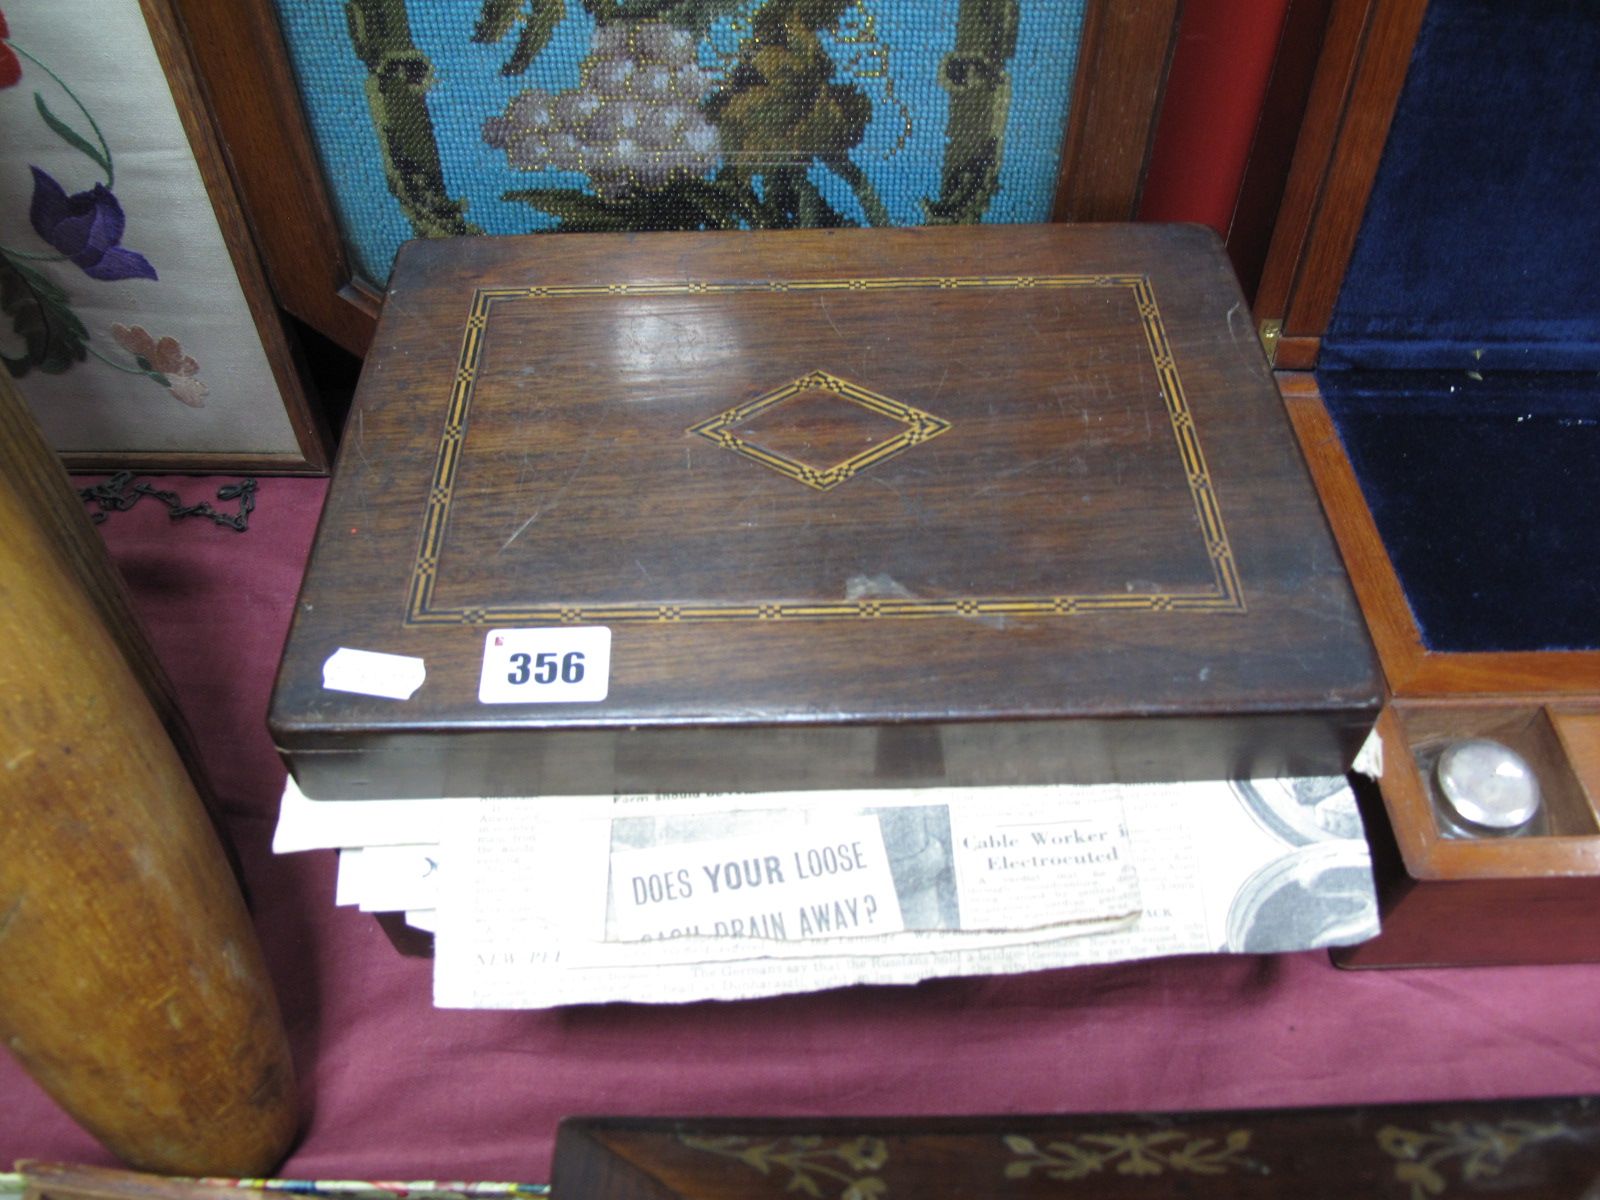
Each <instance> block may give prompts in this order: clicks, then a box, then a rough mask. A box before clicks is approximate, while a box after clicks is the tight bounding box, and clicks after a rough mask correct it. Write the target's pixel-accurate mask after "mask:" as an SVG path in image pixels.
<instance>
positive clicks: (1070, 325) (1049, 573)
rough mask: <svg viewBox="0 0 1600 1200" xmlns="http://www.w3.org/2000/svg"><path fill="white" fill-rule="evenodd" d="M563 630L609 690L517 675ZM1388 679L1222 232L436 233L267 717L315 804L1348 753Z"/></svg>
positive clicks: (1168, 769) (352, 459) (379, 382)
mask: <svg viewBox="0 0 1600 1200" xmlns="http://www.w3.org/2000/svg"><path fill="white" fill-rule="evenodd" d="M569 626H575V627H581V628H595V627H600V628H606V629H609V630H610V637H611V641H610V662H609V670H608V671H607V672H606V680H605V683H606V688H605V698H604V699H603V700H599V701H577V702H566V703H533V704H521V703H483V702H480V699H479V685H480V675H481V674H482V672H483V664H484V659H485V654H486V638H487V636H488V635H489V634H490V632H491V631H499V630H506V629H523V628H545V627H558V628H559V627H569ZM340 647H350V648H356V649H362V650H370V651H379V652H384V653H391V654H399V655H407V656H414V657H416V658H419V659H421V660H423V662H424V664H425V669H426V682H425V683H423V685H422V686H421V688H420V689H419V690H417V691H416V692H415V694H414V695H412V696H411V697H410V698H409V699H406V700H392V699H381V698H373V697H366V696H360V695H354V694H349V693H345V692H336V691H330V690H327V689H325V688H324V687H323V674H322V671H323V665H324V663H325V661H326V660H327V659H328V657H329V656H330V655H331V654H333V653H334V651H335V650H336V649H338V648H340ZM1378 695H1379V683H1378V678H1377V674H1376V668H1375V664H1374V659H1373V654H1372V650H1371V645H1370V643H1369V641H1368V637H1367V633H1366V631H1365V628H1364V627H1363V625H1362V622H1361V619H1360V617H1359V614H1358V611H1357V609H1356V606H1355V603H1354V601H1353V598H1352V596H1351V593H1350V589H1349V585H1348V582H1347V580H1346V577H1345V574H1344V569H1343V567H1342V565H1341V563H1340V559H1339V555H1338V553H1337V551H1336V550H1335V549H1334V546H1333V542H1332V540H1331V538H1330V536H1329V534H1328V531H1327V528H1326V526H1325V524H1324V520H1323V516H1322V513H1321V510H1320V509H1319V507H1318V505H1317V501H1316V498H1315V495H1314V493H1313V491H1312V488H1311V486H1310V483H1309V480H1308V478H1307V475H1306V471H1305V467H1304V465H1303V464H1302V461H1301V459H1300V456H1299V453H1298V451H1297V449H1296V447H1295V443H1294V440H1293V438H1292V436H1291V434H1290V431H1289V427H1288V425H1287V423H1286V421H1285V418H1284V415H1283V411H1282V407H1281V403H1280V401H1279V398H1278V394H1277V392H1276V390H1275V388H1274V385H1273V382H1272V379H1271V376H1270V373H1269V371H1268V368H1267V364H1266V361H1265V359H1264V358H1263V356H1262V353H1261V350H1260V348H1259V345H1258V344H1257V343H1256V341H1255V338H1254V336H1253V333H1252V330H1251V324H1250V320H1249V314H1248V309H1247V308H1246V306H1245V303H1244V301H1243V299H1242V297H1241V295H1240V293H1239V290H1238V288H1237V286H1236V284H1235V282H1234V280H1233V277H1232V275H1231V273H1230V271H1229V268H1228V266H1227V264H1226V261H1225V259H1224V256H1223V254H1222V252H1221V249H1220V246H1219V245H1218V244H1217V243H1216V240H1215V239H1214V238H1213V237H1212V236H1211V235H1210V234H1209V232H1208V231H1205V230H1202V229H1198V228H1192V227H1158V226H1142V227H1141V226H1098V227H1097V226H1037V227H979V228H963V229H906V230H872V231H821V232H819V231H807V232H796V233H781V234H759V233H735V234H656V235H616V236H610V235H577V236H544V237H533V238H510V239H497V238H484V239H465V240H454V241H438V242H418V243H413V244H412V245H410V246H409V247H407V248H406V249H405V251H404V252H403V253H402V256H401V258H400V260H399V262H398V265H397V267H396V270H395V274H394V278H393V282H392V284H391V288H390V292H389V296H388V299H387V303H386V305H385V309H384V314H383V317H382V321H381V323H380V325H379V327H378V332H377V336H376V339H375V341H374V344H373V349H372V352H371V354H370V356H369V358H368V360H367V366H366V371H365V373H364V375H363V377H362V381H361V385H360V388H359V391H358V393H357V397H356V404H355V408H354V410H353V412H352V414H351V416H350V420H349V423H348V425H347V427H346V431H345V437H344V443H343V446H342V447H341V451H340V458H339V463H338V466H337V469H336V472H335V477H334V482H333V486H332V489H331V492H330V495H329V499H328V505H327V509H326V511H325V513H324V516H323V521H322V526H321V529H320V530H319V532H318V535H317V541H316V546H315V549H314V551H313V554H312V559H311V563H310V566H309V569H308V572H307V576H306V580H305V584H304V588H303V591H302V594H301V597H300V602H299V604H298V606H297V609H296V613H295V619H294V625H293V628H292V630H291V633H290V637H289V641H288V645H287V648H286V651H285V655H284V660H283V664H282V668H281V671H280V674H279V678H278V683H277V688H276V690H275V694H274V698H273V704H272V727H273V730H274V734H275V736H276V738H277V741H278V745H279V746H280V748H281V749H282V750H283V751H284V752H285V754H286V756H287V758H288V760H289V762H290V765H291V767H292V768H293V770H294V771H295V774H296V776H297V778H298V779H299V781H300V784H301V786H302V787H303V788H305V789H306V790H307V792H308V793H309V794H312V795H320V796H360V795H416V794H424V795H426V794H433V795H459V794H523V793H528V794H539V793H544V794H552V793H553V794H562V793H573V792H588V791H606V790H608V789H610V788H613V787H617V788H624V789H635V788H649V789H653V790H677V789H682V788H694V789H696V790H704V789H711V788H788V787H828V786H848V785H865V784H875V783H876V784H886V783H890V784H908V783H932V782H947V783H984V782H991V783H1002V782H1017V783H1022V782H1055V781H1067V780H1077V781H1083V780H1091V779H1124V780H1127V779H1159V778H1181V777H1199V776H1217V775H1226V774H1236V773H1240V772H1257V773H1259V772H1262V771H1277V770H1295V771H1300V772H1304V773H1313V772H1325V773H1327V772H1335V771H1338V770H1341V769H1343V767H1344V766H1345V765H1346V764H1347V763H1348V760H1349V756H1350V754H1351V753H1352V751H1353V749H1354V747H1355V744H1356V743H1357V742H1358V741H1359V739H1360V737H1361V735H1362V734H1363V733H1364V732H1365V729H1366V728H1367V727H1369V726H1370V723H1371V719H1372V715H1373V713H1374V711H1375V708H1376V704H1377V700H1378ZM1136 718H1137V719H1136Z"/></svg>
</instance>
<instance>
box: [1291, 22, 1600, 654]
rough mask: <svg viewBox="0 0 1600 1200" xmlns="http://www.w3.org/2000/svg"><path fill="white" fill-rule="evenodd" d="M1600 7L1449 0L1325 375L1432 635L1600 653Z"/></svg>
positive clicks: (1411, 99)
mask: <svg viewBox="0 0 1600 1200" xmlns="http://www.w3.org/2000/svg"><path fill="white" fill-rule="evenodd" d="M1597 272H1600V2H1596V0H1518V3H1515V4H1511V3H1505V2H1503V0H1432V3H1431V4H1430V6H1429V9H1428V13H1427V15H1426V17H1425V18H1424V22H1423V28H1422V32H1421V34H1420V36H1419V38H1418V42H1417V50H1416V54H1415V56H1414V58H1413V61H1412V65H1411V69H1410V72H1409V74H1408V76H1407V79H1406V85H1405V89H1404V92H1403V93H1402V95H1401V99H1400V104H1399V108H1398V110H1397V112H1396V115H1395V120H1394V125H1393V127H1392V129H1391V131H1390V136H1389V142H1388V145H1387V147H1386V149H1385V151H1384V158H1383V163H1382V166H1381V167H1380V169H1379V172H1378V179H1377V182H1376V184H1375V185H1374V188H1373V193H1372V197H1371V199H1370V201H1369V203H1368V207H1367V213H1366V216H1365V218H1364V223H1363V225H1362V229H1361V234H1360V237H1359V238H1358V240H1357V244H1356V250H1355V255H1354V257H1353V260H1352V262H1351V265H1350V269H1349V271H1348V273H1347V275H1346V278H1345V286H1344V289H1343V291H1342V292H1341V294H1340V297H1339V304H1338V307H1337V309H1336V311H1335V314H1334V317H1333V320H1332V322H1331V323H1330V326H1329V329H1328V332H1327V335H1326V336H1325V337H1324V339H1323V343H1322V354H1321V359H1320V362H1319V366H1318V380H1319V383H1320V385H1321V388H1322V391H1323V394H1324V396H1325V397H1326V398H1327V400H1328V407H1329V410H1330V412H1331V413H1332V415H1333V418H1334V421H1335V424H1336V425H1337V426H1338V428H1339V431H1340V434H1341V436H1342V437H1343V439H1344V443H1345V447H1346V450H1347V451H1348V453H1349V455H1350V459H1351V462H1352V463H1353V465H1354V466H1355V469H1356V473H1357V475H1358V476H1359V478H1360V480H1361V485H1362V489H1363V492H1364V494H1365V496H1366V499H1367V503H1368V505H1369V507H1370V508H1371V509H1372V512H1373V515H1374V517H1375V518H1376V520H1377V524H1378V528H1379V531H1380V533H1381V534H1382V535H1383V539H1384V542H1385V545H1386V547H1387V549H1388V551H1389V555H1390V557H1391V559H1393V561H1394V563H1395V567H1396V570H1397V571H1398V573H1399V575H1400V579H1401V583H1402V584H1403V586H1404V587H1405V590H1406V594H1407V598H1408V599H1409V600H1410V602H1411V606H1412V611H1413V614H1414V615H1415V617H1416V618H1417V622H1418V625H1419V627H1420V628H1421V631H1422V634H1423V638H1424V641H1425V642H1426V643H1427V644H1428V646H1429V647H1430V648H1432V649H1435V650H1447V651H1478V650H1539V649H1595V648H1600V498H1597V497H1600V274H1597Z"/></svg>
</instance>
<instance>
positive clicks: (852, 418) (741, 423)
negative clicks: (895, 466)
mask: <svg viewBox="0 0 1600 1200" xmlns="http://www.w3.org/2000/svg"><path fill="white" fill-rule="evenodd" d="M949 428H950V422H949V421H946V420H944V419H943V418H942V417H936V416H934V415H933V414H932V413H928V412H923V411H922V409H920V408H913V407H912V406H911V405H909V404H903V403H901V402H900V401H899V400H891V399H890V398H889V397H888V396H883V395H880V394H879V393H877V392H874V391H870V390H868V389H867V388H864V387H861V386H860V385H859V384H854V383H851V382H850V381H849V380H847V379H840V378H839V377H838V376H837V375H830V374H828V372H826V371H813V372H811V374H809V375H803V376H801V377H800V378H799V379H796V380H794V381H793V382H791V383H786V384H784V385H783V386H782V387H779V388H774V389H773V390H772V391H770V392H765V393H763V394H762V395H760V396H757V397H756V398H755V399H754V400H750V401H748V402H746V403H744V404H740V405H738V406H736V407H734V408H730V409H728V410H727V411H726V412H722V413H718V414H717V415H716V416H714V417H712V418H710V419H709V420H706V421H701V422H700V423H699V424H698V425H691V426H690V427H689V432H690V433H696V434H699V435H700V436H701V437H703V438H705V439H706V440H707V441H711V442H715V443H716V444H717V445H719V446H722V447H724V448H725V449H728V450H732V451H733V452H734V453H735V454H742V455H744V456H745V457H746V458H750V459H754V460H755V461H756V462H758V463H761V464H762V465H763V466H766V467H771V468H772V469H773V470H774V471H777V472H778V473H779V474H780V475H787V476H788V477H789V478H790V479H797V480H799V481H800V482H801V483H803V484H805V485H806V486H807V487H813V488H816V489H817V490H818V491H820V492H825V491H827V490H828V489H829V488H834V487H837V486H838V485H839V484H841V483H843V482H844V481H845V480H846V479H849V478H850V477H851V476H852V475H855V474H857V473H859V472H861V471H863V470H865V469H866V468H867V467H870V466H872V465H873V464H874V463H880V462H882V461H883V460H884V459H886V458H893V457H894V456H895V455H897V454H900V453H903V452H904V451H906V450H909V449H910V448H911V447H912V446H915V445H917V444H918V443H919V442H926V441H928V440H929V439H930V438H936V437H938V436H939V435H940V434H941V433H943V432H944V431H945V430H947V429H949Z"/></svg>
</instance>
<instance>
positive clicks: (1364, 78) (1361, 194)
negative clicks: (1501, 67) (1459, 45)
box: [1255, 0, 1427, 370]
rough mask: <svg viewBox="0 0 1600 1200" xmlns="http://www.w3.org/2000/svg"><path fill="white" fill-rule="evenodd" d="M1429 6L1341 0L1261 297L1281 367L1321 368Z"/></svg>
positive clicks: (1261, 317) (1413, 0)
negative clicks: (1326, 336) (1276, 325)
mask: <svg viewBox="0 0 1600 1200" xmlns="http://www.w3.org/2000/svg"><path fill="white" fill-rule="evenodd" d="M1426 8H1427V0H1334V3H1333V4H1332V6H1331V11H1330V12H1329V15H1328V19H1327V24H1326V26H1325V29H1324V33H1323V43H1322V46H1323V48H1322V53H1321V55H1320V57H1319V58H1318V60H1317V68H1316V72H1315V74H1314V75H1313V77H1312V81H1311V91H1310V95H1309V97H1308V98H1307V101H1306V106H1305V118H1304V121H1303V123H1302V125H1301V129H1300V138H1299V142H1298V144H1297V146H1296V148H1295V153H1294V158H1293V161H1292V162H1291V164H1290V167H1289V177H1288V180H1287V181H1286V183H1285V186H1284V192H1283V202H1282V205H1281V207H1280V208H1279V210H1278V220H1277V222H1276V224H1275V226H1274V228H1273V235H1272V241H1271V244H1270V246H1269V248H1268V251H1267V258H1266V263H1265V265H1264V268H1263V270H1262V275H1261V285H1260V288H1259V289H1258V290H1257V292H1256V300H1255V315H1256V319H1257V320H1258V321H1261V322H1267V321H1278V322H1281V328H1280V329H1279V331H1278V334H1277V345H1276V353H1275V358H1274V365H1275V366H1277V367H1280V368H1285V369H1290V370H1307V369H1309V368H1311V367H1313V366H1315V365H1316V357H1317V351H1318V349H1319V348H1320V346H1321V342H1322V334H1323V331H1324V330H1326V329H1327V326H1328V321H1329V319H1330V318H1331V316H1332V315H1333V306H1334V302H1335V301H1336V300H1338V298H1339V287H1340V285H1341V284H1342V283H1343V282H1344V275H1345V270H1346V268H1348V267H1349V265H1350V256H1351V254H1352V253H1353V252H1354V250H1355V244H1356V234H1357V232H1358V231H1359V230H1360V228H1361V216H1362V214H1363V213H1364V212H1365V211H1366V206H1367V197H1368V196H1369V195H1371V193H1372V184H1373V181H1374V180H1375V179H1376V178H1377V175H1378V163H1379V160H1380V159H1381V158H1382V157H1383V146H1384V142H1385V141H1386V140H1387V138H1388V135H1389V124H1390V122H1391V121H1392V120H1393V119H1394V110H1395V105H1396V104H1397V103H1398V102H1399V99H1400V89H1401V87H1402V85H1403V84H1404V83H1405V77H1406V69H1407V68H1408V67H1409V66H1410V64H1411V47H1412V44H1413V43H1414V42H1415V41H1416V37H1417V31H1418V29H1420V28H1421V25H1422V14H1423V11H1424V10H1425V9H1426Z"/></svg>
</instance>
